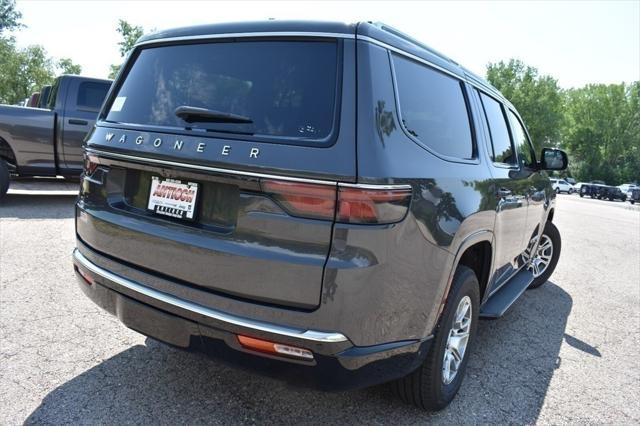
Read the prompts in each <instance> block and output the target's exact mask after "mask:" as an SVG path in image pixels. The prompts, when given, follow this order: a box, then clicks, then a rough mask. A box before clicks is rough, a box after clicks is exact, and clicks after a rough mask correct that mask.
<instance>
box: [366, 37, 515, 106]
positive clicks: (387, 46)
mask: <svg viewBox="0 0 640 426" xmlns="http://www.w3.org/2000/svg"><path fill="white" fill-rule="evenodd" d="M357 40H363V41H366V42H369V43H372V44H375V45H378V46H380V47H382V48H384V49H387V50H390V51H392V52H395V53H397V54H399V55H402V56H405V57H407V58H409V59H413V60H414V61H416V62H420V63H422V64H424V65H427V66H429V67H431V68H434V69H436V70H438V71H440V72H442V73H445V74H447V75H449V76H450V77H453V78H456V79H458V80H460V81H463V82H466V83H468V84H470V85H471V86H473V87H475V88H476V89H478V90H482V91H483V92H491V93H492V94H491V96H493V97H500V99H501V102H502V103H503V104H507V105H509V106H511V103H510V102H509V101H508V100H507V99H505V98H504V96H502V94H501V93H500V92H498V91H497V89H495V88H492V87H488V86H482V85H480V84H478V83H476V82H475V81H473V80H472V79H470V78H469V77H467V75H466V73H465V72H464V71H463V72H462V75H460V74H456V73H454V72H451V71H449V70H448V69H446V68H443V67H441V66H439V65H437V64H434V63H433V62H431V61H429V60H427V59H424V58H421V57H420V56H416V55H414V54H413V53H409V52H407V51H406V50H402V49H400V48H397V47H395V46H391V45H390V44H387V43H385V42H383V41H380V40H377V39H375V38H371V37H368V36H364V35H358V37H357ZM443 60H446V59H443Z"/></svg>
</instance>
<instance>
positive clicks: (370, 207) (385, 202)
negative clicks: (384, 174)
mask: <svg viewBox="0 0 640 426" xmlns="http://www.w3.org/2000/svg"><path fill="white" fill-rule="evenodd" d="M410 202H411V187H395V188H385V187H381V188H373V187H371V188H362V187H348V186H345V187H340V188H339V189H338V214H337V217H336V220H337V221H338V222H347V223H394V222H399V221H401V220H402V219H403V218H404V217H405V215H406V214H407V210H408V208H409V204H410Z"/></svg>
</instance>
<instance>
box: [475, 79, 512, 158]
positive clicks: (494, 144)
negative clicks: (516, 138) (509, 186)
mask: <svg viewBox="0 0 640 426" xmlns="http://www.w3.org/2000/svg"><path fill="white" fill-rule="evenodd" d="M479 93H480V100H481V101H482V107H483V108H484V112H485V116H486V118H487V124H488V126H489V134H490V135H491V148H492V151H493V155H492V159H493V161H494V162H496V163H502V164H509V165H512V164H516V156H515V155H514V150H513V144H512V142H511V136H510V135H509V127H508V126H507V121H506V117H505V115H504V109H503V108H502V105H501V104H500V102H498V101H496V100H495V99H493V98H492V97H490V96H487V95H485V94H484V93H482V92H479Z"/></svg>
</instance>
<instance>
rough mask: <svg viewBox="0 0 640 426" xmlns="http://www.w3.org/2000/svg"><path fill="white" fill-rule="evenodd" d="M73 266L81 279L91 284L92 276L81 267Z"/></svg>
mask: <svg viewBox="0 0 640 426" xmlns="http://www.w3.org/2000/svg"><path fill="white" fill-rule="evenodd" d="M73 268H74V269H75V270H76V272H77V273H78V274H79V275H80V276H81V277H82V279H83V280H84V282H85V283H87V284H89V285H92V284H93V278H91V275H89V274H87V273H86V272H84V271H83V270H82V269H80V268H78V267H77V266H76V265H73Z"/></svg>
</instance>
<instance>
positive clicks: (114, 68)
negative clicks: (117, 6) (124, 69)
mask: <svg viewBox="0 0 640 426" xmlns="http://www.w3.org/2000/svg"><path fill="white" fill-rule="evenodd" d="M116 31H117V32H119V33H120V35H121V36H122V40H120V41H119V42H118V46H119V49H120V57H121V58H124V57H125V56H127V53H129V51H130V50H131V49H133V46H135V44H136V41H138V39H139V38H140V37H142V36H143V35H144V29H143V28H142V27H141V26H139V25H131V24H130V23H128V22H127V21H125V20H124V19H119V20H118V28H116ZM121 66H122V64H113V65H111V70H110V72H109V78H115V77H116V74H118V71H119V70H120V67H121Z"/></svg>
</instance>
